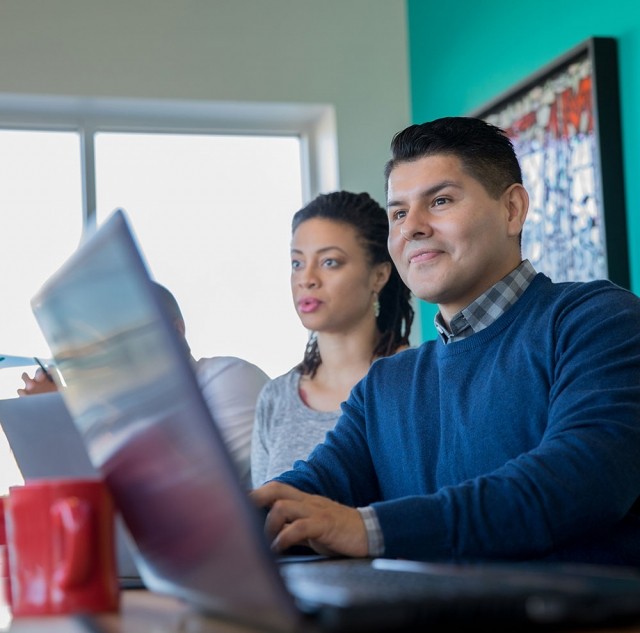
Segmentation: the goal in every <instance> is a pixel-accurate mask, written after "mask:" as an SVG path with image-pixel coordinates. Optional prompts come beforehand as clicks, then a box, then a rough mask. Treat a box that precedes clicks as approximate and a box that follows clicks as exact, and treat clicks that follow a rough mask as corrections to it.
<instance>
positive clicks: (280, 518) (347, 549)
mask: <svg viewBox="0 0 640 633" xmlns="http://www.w3.org/2000/svg"><path fill="white" fill-rule="evenodd" d="M250 497H251V499H252V500H253V501H254V503H256V504H257V505H258V506H259V507H261V508H263V507H268V508H270V509H269V513H268V514H267V519H266V521H265V532H266V534H267V537H268V538H269V540H270V541H271V548H272V549H273V550H275V551H277V552H282V551H284V550H286V549H287V548H289V547H291V546H292V545H308V546H309V547H311V548H313V549H314V550H315V551H316V552H318V553H319V554H324V555H327V556H331V555H336V554H342V555H344V556H353V557H364V556H367V554H368V542H367V532H366V529H365V526H364V522H363V520H362V517H361V516H360V513H359V512H358V511H357V510H356V509H355V508H349V507H348V506H344V505H341V504H339V503H336V502H335V501H331V500H330V499H327V498H326V497H320V496H318V495H310V494H306V493H304V492H300V491H299V490H297V489H296V488H293V487H292V486H287V485H285V484H281V483H278V482H275V481H274V482H270V483H267V484H265V485H264V486H261V487H260V488H257V489H256V490H253V491H252V492H251V493H250Z"/></svg>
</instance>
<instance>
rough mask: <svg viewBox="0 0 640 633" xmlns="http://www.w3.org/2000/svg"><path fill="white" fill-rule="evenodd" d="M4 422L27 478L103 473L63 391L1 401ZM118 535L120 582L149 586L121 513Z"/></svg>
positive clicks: (126, 585) (0, 423)
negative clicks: (95, 465) (139, 565)
mask: <svg viewBox="0 0 640 633" xmlns="http://www.w3.org/2000/svg"><path fill="white" fill-rule="evenodd" d="M0 426H2V430H3V431H4V434H5V436H6V438H7V442H8V443H9V446H10V448H11V452H12V453H13V457H14V459H15V460H16V464H17V465H18V469H19V470H20V474H21V475H22V478H23V479H24V480H25V481H26V480H31V479H50V478H54V477H55V478H57V477H96V476H99V474H100V473H98V471H97V470H96V469H95V468H94V466H93V464H92V463H91V460H90V459H89V456H88V454H87V449H86V448H85V446H84V442H83V441H82V437H81V436H80V433H79V432H78V429H77V428H76V426H75V424H74V423H73V420H72V419H71V416H70V415H69V411H68V409H67V407H66V405H65V404H64V401H63V399H62V397H61V396H60V394H59V393H43V394H38V395H32V396H28V397H23V398H10V399H6V400H0ZM115 537H116V562H117V566H118V579H119V581H120V586H121V587H123V588H127V589H131V588H136V587H137V588H142V587H144V584H143V583H142V579H141V578H140V574H139V573H138V570H137V568H136V566H135V563H134V562H133V558H132V556H131V552H130V551H129V550H130V544H129V537H128V535H127V533H126V530H125V529H124V526H123V525H122V522H121V520H120V518H118V519H117V521H116V532H115Z"/></svg>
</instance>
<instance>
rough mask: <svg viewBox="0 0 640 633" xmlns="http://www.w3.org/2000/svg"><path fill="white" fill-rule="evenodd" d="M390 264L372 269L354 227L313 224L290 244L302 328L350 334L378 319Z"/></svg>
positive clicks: (322, 221) (316, 220)
mask: <svg viewBox="0 0 640 633" xmlns="http://www.w3.org/2000/svg"><path fill="white" fill-rule="evenodd" d="M388 277H389V264H388V263H385V264H378V265H376V266H374V267H371V266H370V264H369V261H368V258H367V253H366V251H365V249H364V247H363V246H362V244H361V243H360V242H359V241H358V238H357V232H356V230H355V229H354V228H353V227H352V226H351V225H349V224H346V223H343V222H337V221H335V220H327V219H325V218H312V219H310V220H306V221H305V222H303V223H302V224H300V225H299V226H298V228H297V229H296V231H295V233H294V234H293V238H292V240H291V292H292V295H293V302H294V305H295V307H296V310H297V312H298V316H299V317H300V320H301V321H302V324H303V325H304V326H305V327H306V328H307V329H309V330H315V331H316V332H334V333H337V332H341V333H342V332H348V331H349V330H350V329H352V328H355V327H357V326H358V325H359V324H360V323H362V322H363V321H364V322H367V321H370V320H371V319H374V318H375V315H374V312H373V303H374V301H375V299H376V296H375V293H376V292H380V290H381V289H382V288H383V286H384V284H385V283H386V281H387V279H388Z"/></svg>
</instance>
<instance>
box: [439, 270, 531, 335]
mask: <svg viewBox="0 0 640 633" xmlns="http://www.w3.org/2000/svg"><path fill="white" fill-rule="evenodd" d="M535 276H536V271H535V269H534V267H533V266H532V265H531V262H529V260H528V259H525V260H524V261H523V262H521V263H520V265H519V266H518V267H517V268H516V269H514V270H512V271H511V272H510V273H509V274H508V275H507V276H506V277H504V278H502V279H501V280H500V281H499V282H498V283H497V284H495V285H493V286H491V288H489V290H487V291H486V292H484V293H483V294H481V295H480V296H479V297H478V298H477V299H476V300H475V301H472V302H471V303H470V304H469V305H468V306H467V307H466V308H464V310H461V311H460V312H458V313H457V314H455V315H454V316H453V318H452V319H451V323H450V324H449V328H447V326H446V325H445V323H444V320H443V318H442V315H441V314H440V312H438V314H436V318H435V321H434V323H435V326H436V330H438V333H439V334H440V337H441V338H442V340H443V341H444V343H445V344H448V343H455V342H456V341H461V340H462V339H463V338H467V337H468V336H471V335H472V334H475V333H477V332H480V331H481V330H484V329H485V328H486V327H489V326H490V325H491V324H492V323H493V322H494V321H496V320H497V319H499V318H500V317H501V316H502V315H503V314H504V313H505V312H506V311H507V310H508V309H509V308H510V307H511V306H512V305H513V304H514V303H515V302H516V301H517V300H518V299H519V298H520V296H521V295H522V293H523V292H524V291H525V290H526V289H527V288H528V287H529V284H530V283H531V280H532V279H533V278H534V277H535Z"/></svg>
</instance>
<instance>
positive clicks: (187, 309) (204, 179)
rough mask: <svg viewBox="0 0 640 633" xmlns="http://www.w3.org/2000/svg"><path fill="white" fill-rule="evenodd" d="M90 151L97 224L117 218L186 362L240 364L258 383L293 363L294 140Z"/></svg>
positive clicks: (149, 138)
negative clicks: (212, 359) (169, 306)
mask: <svg viewBox="0 0 640 633" xmlns="http://www.w3.org/2000/svg"><path fill="white" fill-rule="evenodd" d="M95 146H96V172H97V200H98V203H97V207H98V209H97V220H98V222H99V223H100V222H102V221H103V220H104V219H105V218H106V217H107V215H109V214H110V213H111V211H112V210H113V209H115V208H117V207H122V208H124V209H125V210H126V211H127V213H128V214H129V217H130V218H131V222H132V225H133V228H134V231H135V233H136V235H137V237H138V239H139V242H140V243H141V246H142V249H143V254H144V256H145V258H146V260H147V263H148V266H149V269H150V272H151V274H152V275H153V276H154V278H155V279H156V280H157V281H159V282H160V283H162V284H164V285H166V286H167V287H168V288H169V289H170V290H171V291H172V292H173V293H174V294H175V296H176V298H177V300H178V302H179V303H180V306H181V308H182V311H183V314H184V317H185V321H186V324H187V338H188V340H189V343H190V345H191V348H192V351H193V354H194V356H195V357H196V358H198V357H201V356H220V355H232V356H240V357H241V358H245V359H247V360H249V361H251V362H253V363H255V364H256V365H258V366H259V367H261V368H262V369H263V370H264V371H266V372H267V373H268V374H269V375H270V376H276V375H278V374H281V373H283V372H285V371H287V370H288V369H290V368H291V367H292V366H293V365H295V364H296V363H297V362H299V361H300V360H301V358H302V353H303V350H304V345H305V343H306V339H307V332H306V330H305V329H304V328H303V327H302V325H301V324H300V322H299V319H298V317H297V315H296V313H295V310H294V307H293V302H292V299H291V292H290V288H289V269H290V258H289V244H290V231H291V228H290V225H291V217H292V215H293V213H294V212H295V211H296V210H297V209H299V208H300V206H301V205H302V187H301V173H300V146H299V140H298V139H297V138H293V137H252V136H211V135H167V134H163V135H160V134H113V133H101V134H98V135H96V142H95Z"/></svg>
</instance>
